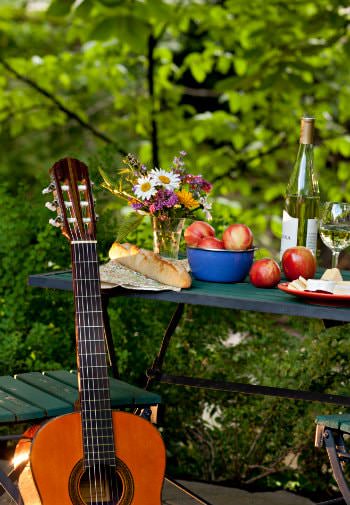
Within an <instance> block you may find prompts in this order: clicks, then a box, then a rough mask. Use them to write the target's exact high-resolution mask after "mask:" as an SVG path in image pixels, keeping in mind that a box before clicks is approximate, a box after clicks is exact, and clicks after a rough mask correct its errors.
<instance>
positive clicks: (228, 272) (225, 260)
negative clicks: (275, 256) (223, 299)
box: [187, 247, 255, 282]
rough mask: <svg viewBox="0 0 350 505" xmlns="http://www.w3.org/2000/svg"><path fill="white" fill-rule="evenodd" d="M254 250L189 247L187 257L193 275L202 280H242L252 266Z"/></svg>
mask: <svg viewBox="0 0 350 505" xmlns="http://www.w3.org/2000/svg"><path fill="white" fill-rule="evenodd" d="M254 251H255V248H252V249H247V250H245V251H231V250H227V249H202V248H200V247H187V258H188V262H189V264H190V267H191V271H192V274H193V276H194V277H195V278H196V279H198V280H200V281H209V282H242V281H243V280H244V279H245V277H246V276H247V275H248V273H249V270H250V267H251V266H252V263H253V259H254Z"/></svg>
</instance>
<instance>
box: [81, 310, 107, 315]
mask: <svg viewBox="0 0 350 505" xmlns="http://www.w3.org/2000/svg"><path fill="white" fill-rule="evenodd" d="M91 312H93V313H95V312H101V313H102V312H103V310H77V311H76V312H75V313H76V314H90V313H91Z"/></svg>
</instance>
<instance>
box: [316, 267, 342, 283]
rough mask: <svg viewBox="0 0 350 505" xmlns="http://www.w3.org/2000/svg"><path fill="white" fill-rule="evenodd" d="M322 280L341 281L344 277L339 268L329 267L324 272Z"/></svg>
mask: <svg viewBox="0 0 350 505" xmlns="http://www.w3.org/2000/svg"><path fill="white" fill-rule="evenodd" d="M321 280H323V281H335V282H341V281H342V280H343V277H342V275H341V273H340V270H339V268H328V269H327V270H325V272H324V273H323V275H322V277H321Z"/></svg>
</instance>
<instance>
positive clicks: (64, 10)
mask: <svg viewBox="0 0 350 505" xmlns="http://www.w3.org/2000/svg"><path fill="white" fill-rule="evenodd" d="M73 4H74V0H53V1H52V2H51V3H50V5H49V8H48V9H47V14H48V15H49V16H66V15H67V14H69V13H70V10H71V7H72V5H73Z"/></svg>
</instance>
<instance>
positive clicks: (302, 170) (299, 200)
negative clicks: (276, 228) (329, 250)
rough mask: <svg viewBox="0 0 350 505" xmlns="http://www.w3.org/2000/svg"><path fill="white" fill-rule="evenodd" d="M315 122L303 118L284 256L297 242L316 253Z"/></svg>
mask: <svg viewBox="0 0 350 505" xmlns="http://www.w3.org/2000/svg"><path fill="white" fill-rule="evenodd" d="M314 124H315V119H314V118H313V117H303V118H302V119H301V128H300V145H299V150H298V155H297V158H296V161H295V164H294V168H293V171H292V175H291V177H290V179H289V182H288V185H287V188H286V194H285V204H284V210H283V223H282V240H281V258H282V255H283V253H284V251H285V250H286V249H288V248H289V247H294V246H297V245H298V246H299V245H302V246H305V247H308V248H309V249H311V250H312V251H313V253H314V254H315V255H316V247H317V228H318V216H319V206H320V193H319V188H318V180H317V177H316V175H315V172H314V167H313V164H314V146H313V136H314Z"/></svg>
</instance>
